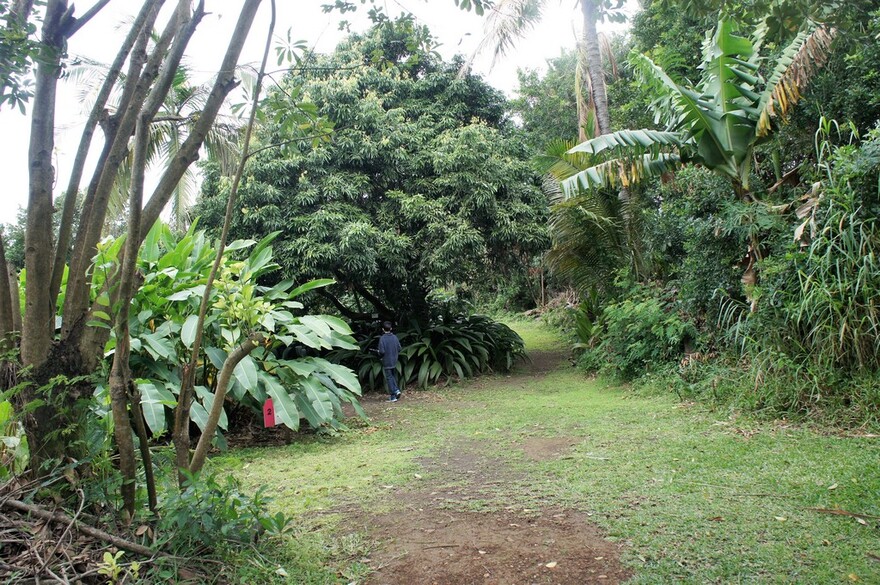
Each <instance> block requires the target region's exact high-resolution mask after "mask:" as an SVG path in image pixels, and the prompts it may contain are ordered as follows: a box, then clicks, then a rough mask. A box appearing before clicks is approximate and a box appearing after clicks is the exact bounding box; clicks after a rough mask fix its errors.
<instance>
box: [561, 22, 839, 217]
mask: <svg viewBox="0 0 880 585" xmlns="http://www.w3.org/2000/svg"><path fill="white" fill-rule="evenodd" d="M766 32H767V26H766V25H761V26H759V27H757V29H756V30H755V32H754V34H753V35H752V38H751V39H749V38H746V37H743V36H739V35H738V34H737V31H736V25H735V24H734V23H733V21H731V20H729V19H726V18H724V19H722V20H721V21H719V23H718V26H717V28H716V29H715V32H714V34H712V35H711V36H708V35H707V38H706V42H705V43H704V46H703V61H702V65H701V66H700V70H701V72H702V73H701V77H700V80H699V82H698V83H697V84H696V85H695V86H691V85H689V84H687V83H686V82H684V81H682V80H677V79H673V77H672V76H671V75H670V74H667V73H666V72H665V71H664V70H663V69H662V68H661V67H660V66H658V65H657V64H655V63H654V62H653V61H652V60H651V59H650V58H649V57H648V56H646V55H643V54H634V55H632V56H631V57H630V63H631V65H632V66H633V68H634V69H635V71H636V73H637V74H638V76H639V77H640V79H641V81H642V83H643V84H645V85H647V86H648V88H649V89H650V91H652V92H653V93H654V94H655V95H657V98H656V99H655V100H654V102H653V103H652V108H653V110H654V112H655V121H657V122H659V123H662V124H663V125H664V126H665V129H664V130H647V129H643V130H620V131H617V132H614V133H611V134H605V135H602V136H598V137H596V138H593V139H591V140H587V141H585V142H582V143H580V144H578V145H577V146H575V147H574V148H572V149H570V150H569V151H568V152H569V154H579V153H584V154H588V155H591V156H592V157H593V160H592V165H591V166H589V167H587V168H586V169H584V170H580V171H577V172H573V173H572V174H571V175H570V176H569V177H566V178H565V179H564V180H563V181H562V187H563V191H564V192H565V194H566V196H568V197H573V196H576V195H577V194H578V193H579V192H580V191H581V190H582V189H592V188H596V187H617V186H623V187H626V186H629V185H632V184H635V183H638V182H640V181H641V180H643V179H645V178H646V177H650V176H657V175H660V174H662V173H664V172H667V171H671V170H673V169H675V168H676V167H678V166H679V165H681V164H682V163H688V162H691V163H698V164H702V165H704V166H705V167H707V168H709V169H711V170H713V171H715V172H718V173H720V174H722V175H724V176H726V177H728V178H729V179H730V180H731V182H732V184H733V187H734V189H735V191H736V192H737V194H738V195H739V196H740V197H741V198H742V199H744V200H747V201H748V200H751V199H752V196H751V193H750V190H749V174H750V172H751V164H752V160H753V158H754V152H755V147H756V146H757V145H758V144H760V143H761V142H762V141H765V140H767V139H768V137H769V136H770V135H771V134H772V132H773V130H774V127H775V125H774V122H775V121H777V120H779V119H781V118H783V117H784V116H785V114H786V113H787V112H788V111H789V110H790V109H791V108H792V107H793V106H794V105H795V104H796V103H797V101H798V99H799V98H800V96H801V91H802V90H803V89H804V87H805V86H806V84H807V83H808V82H809V80H810V79H811V77H812V76H813V74H814V73H815V72H816V71H817V70H818V69H819V68H820V67H822V65H824V63H825V61H826V59H827V56H828V54H829V52H830V48H831V43H832V41H833V39H834V36H835V29H832V28H828V27H826V26H824V25H817V24H815V23H811V22H808V23H806V25H805V26H804V29H803V30H802V31H801V32H800V33H799V34H798V35H797V36H796V37H795V38H794V40H793V41H792V42H791V43H790V44H789V45H788V46H787V47H786V48H785V49H784V50H783V51H782V53H781V54H780V55H779V57H778V58H777V60H776V63H775V64H774V66H773V67H772V69H769V71H770V74H769V76H768V77H767V78H766V79H764V78H763V77H762V76H761V74H760V72H759V70H760V69H761V66H762V58H761V56H760V49H761V45H762V43H763V40H764V36H765V34H766Z"/></svg>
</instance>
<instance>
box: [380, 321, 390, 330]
mask: <svg viewBox="0 0 880 585" xmlns="http://www.w3.org/2000/svg"><path fill="white" fill-rule="evenodd" d="M382 329H384V330H385V331H391V321H385V322H384V323H382Z"/></svg>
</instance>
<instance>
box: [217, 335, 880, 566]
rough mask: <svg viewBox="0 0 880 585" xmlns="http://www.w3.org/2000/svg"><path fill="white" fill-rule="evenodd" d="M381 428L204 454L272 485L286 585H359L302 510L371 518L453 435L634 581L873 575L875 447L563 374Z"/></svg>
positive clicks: (346, 554) (445, 399) (444, 399)
mask: <svg viewBox="0 0 880 585" xmlns="http://www.w3.org/2000/svg"><path fill="white" fill-rule="evenodd" d="M512 326H514V327H515V328H516V329H517V330H518V331H520V333H521V335H523V337H524V338H525V339H526V341H527V347H528V348H529V349H530V350H535V348H540V349H542V350H552V349H555V348H558V347H559V345H558V341H557V340H556V339H555V338H554V337H553V335H552V334H551V333H550V332H548V331H546V330H544V329H542V328H541V327H539V326H537V325H535V324H533V323H529V324H524V323H512ZM389 421H390V422H387V423H383V424H381V425H379V426H377V427H370V428H361V429H357V430H354V431H352V432H349V433H346V434H344V435H341V436H339V437H335V438H330V439H325V440H318V439H315V440H311V441H305V442H302V443H299V444H296V445H291V446H288V447H283V448H278V449H261V450H242V451H236V452H234V453H231V454H229V455H226V456H224V457H222V458H218V459H217V460H215V465H219V466H220V467H221V468H224V469H227V470H229V471H231V472H233V473H235V474H236V475H237V476H238V477H239V478H241V479H242V480H243V481H245V482H246V483H248V484H251V485H254V486H256V485H261V484H269V485H271V486H273V489H272V490H271V491H272V492H273V493H274V494H275V495H276V498H277V500H276V502H275V505H276V506H278V508H279V509H280V510H284V511H285V512H287V513H290V514H292V515H294V517H295V519H296V522H297V527H298V529H297V531H296V532H295V535H294V538H292V539H290V540H289V541H288V543H287V545H286V547H284V548H283V549H279V550H278V551H276V553H275V554H274V557H273V558H274V559H276V560H277V562H278V563H279V564H280V565H283V567H284V571H285V572H286V574H287V579H289V580H291V581H292V582H298V583H335V582H346V583H347V582H352V581H356V580H358V579H361V578H362V577H363V576H364V574H365V572H366V567H364V566H363V565H362V564H360V563H359V560H358V559H359V558H360V557H361V556H363V555H364V554H365V553H366V551H368V550H369V548H370V546H371V545H370V543H368V542H366V541H364V540H363V536H362V535H358V534H357V533H355V532H352V531H351V530H350V529H349V528H348V527H347V526H346V521H345V517H344V513H342V512H337V513H334V514H332V515H328V514H316V512H322V511H326V510H329V509H331V508H337V507H338V506H339V505H340V504H346V503H354V502H357V503H359V504H361V505H365V506H367V507H375V508H376V509H381V508H382V507H384V506H387V493H388V492H387V490H386V489H385V486H388V485H396V486H401V485H406V484H407V483H408V482H415V481H426V479H424V478H423V479H416V474H417V472H418V470H419V467H418V464H417V462H416V458H417V457H419V456H422V455H425V454H429V453H431V452H436V451H439V450H442V449H444V447H448V446H449V445H451V444H455V443H459V442H461V441H463V440H466V441H467V442H470V443H474V442H476V443H478V444H479V448H480V449H481V452H485V453H489V454H492V455H493V456H496V457H498V458H500V459H502V460H504V461H505V462H506V463H507V464H509V465H511V466H513V467H514V468H516V469H517V470H518V471H520V472H523V473H525V474H526V476H527V477H528V478H529V479H528V480H527V481H524V482H517V483H516V484H511V485H506V486H505V487H504V488H503V490H504V494H503V497H504V498H505V499H507V500H508V501H509V500H510V499H519V500H522V501H523V502H532V503H534V502H535V500H538V501H540V502H543V503H548V504H555V505H564V506H568V507H571V508H576V509H579V510H582V511H585V512H587V513H590V514H592V517H593V519H594V520H595V522H596V523H597V524H599V525H600V526H602V527H603V528H604V529H605V530H606V531H607V533H608V535H609V537H610V538H614V539H622V540H624V541H626V542H627V543H628V544H629V547H628V553H627V557H626V559H625V560H626V562H627V563H628V564H630V566H631V567H632V568H633V570H634V571H635V573H636V577H635V578H634V582H635V583H667V582H691V583H707V582H723V583H732V582H733V583H736V582H796V583H833V582H856V581H859V582H864V583H876V582H880V562H878V561H877V558H878V557H877V555H880V539H878V536H880V527H878V519H877V518H876V517H877V516H880V441H878V439H877V438H873V437H861V438H860V437H846V436H842V435H840V434H823V433H821V432H817V431H816V430H815V429H813V430H811V429H805V428H800V427H797V426H790V425H786V424H782V423H772V424H771V423H758V422H754V421H750V420H748V419H744V418H741V419H731V418H724V419H718V418H717V415H715V414H713V413H711V412H709V411H707V410H706V409H703V408H701V407H699V406H697V405H693V404H681V403H678V402H676V401H674V400H672V399H671V398H657V397H651V398H646V397H636V396H632V395H631V394H627V393H626V392H624V391H622V390H620V389H618V388H613V387H607V386H603V385H602V384H601V383H599V382H595V381H590V380H586V379H584V378H583V377H582V376H581V375H579V374H578V373H576V372H574V371H571V370H568V369H560V370H558V371H555V372H551V373H550V374H548V375H546V376H542V377H530V376H525V375H516V374H514V375H511V376H495V377H489V378H483V379H480V380H477V381H474V382H470V383H468V384H463V385H461V386H457V387H454V388H449V389H446V390H439V391H437V396H436V400H431V401H419V402H406V401H404V402H403V403H400V404H399V405H396V407H395V409H394V411H393V413H392V415H391V417H390V418H389ZM541 437H548V438H552V437H564V438H567V439H570V443H571V444H573V445H574V446H573V447H572V448H571V450H570V451H568V452H567V453H566V454H565V455H563V456H562V457H558V458H553V459H551V460H545V461H537V462H536V461H533V460H531V459H530V458H528V457H526V456H525V455H524V452H523V450H522V445H523V443H524V442H525V441H528V440H530V439H532V438H541ZM488 504H491V503H488ZM337 509H338V508H337ZM486 509H491V505H487V506H486ZM818 510H843V511H847V512H852V513H858V514H863V515H865V516H864V517H855V516H848V515H835V514H829V513H825V512H821V511H818ZM279 582H281V581H279ZM288 582H290V581H288Z"/></svg>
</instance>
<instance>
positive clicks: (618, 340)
mask: <svg viewBox="0 0 880 585" xmlns="http://www.w3.org/2000/svg"><path fill="white" fill-rule="evenodd" d="M651 292H652V291H651V289H641V290H637V291H636V293H637V294H636V295H634V296H633V297H631V298H627V299H625V300H623V301H619V302H616V303H612V304H610V305H607V306H606V307H605V310H604V311H603V313H602V321H603V323H604V327H605V330H604V333H603V334H602V341H601V343H600V345H599V352H600V353H601V356H602V361H603V362H604V365H605V368H607V369H609V370H610V371H611V373H612V374H614V375H616V376H619V377H620V378H622V379H624V380H632V379H634V378H637V377H638V376H640V375H641V374H642V373H644V371H645V370H647V369H650V368H652V367H654V366H657V365H659V364H663V363H666V362H668V361H670V360H674V359H677V358H678V357H679V356H680V355H681V354H682V352H683V349H684V346H685V344H686V343H688V342H692V341H693V340H694V339H695V336H696V329H695V328H694V326H693V324H692V323H691V322H689V321H687V320H685V319H684V318H683V317H682V316H681V315H679V314H678V313H677V312H676V311H674V310H673V308H672V306H671V304H669V303H664V302H663V301H662V300H660V299H658V298H656V297H655V296H652V295H651V294H649V293H651ZM590 359H593V358H590Z"/></svg>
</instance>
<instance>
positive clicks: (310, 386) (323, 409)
mask: <svg viewBox="0 0 880 585" xmlns="http://www.w3.org/2000/svg"><path fill="white" fill-rule="evenodd" d="M301 384H302V388H303V389H304V390H305V391H306V396H307V397H308V399H309V401H310V402H311V404H312V408H313V409H314V412H315V414H317V415H318V417H319V418H320V421H321V422H322V423H325V422H329V421H330V420H332V419H333V406H332V404H331V403H330V400H329V398H328V396H327V394H328V390H327V389H326V388H324V387H323V386H322V385H321V384H320V383H319V382H318V381H317V380H315V379H314V378H305V379H304V380H303V381H302V383H301Z"/></svg>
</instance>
